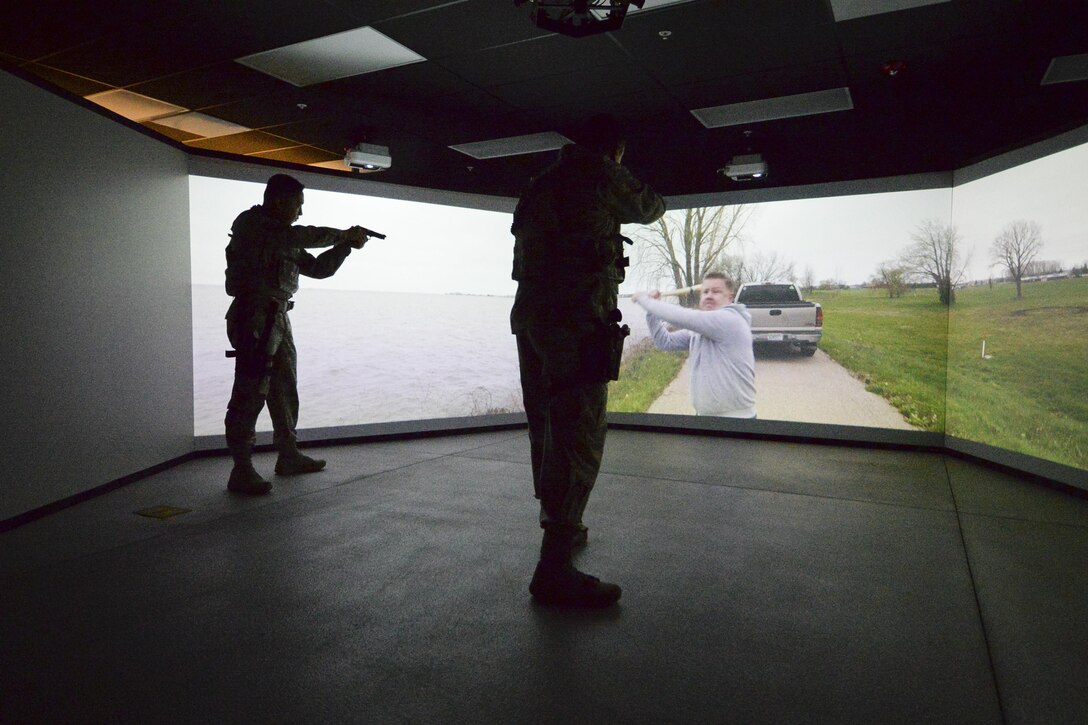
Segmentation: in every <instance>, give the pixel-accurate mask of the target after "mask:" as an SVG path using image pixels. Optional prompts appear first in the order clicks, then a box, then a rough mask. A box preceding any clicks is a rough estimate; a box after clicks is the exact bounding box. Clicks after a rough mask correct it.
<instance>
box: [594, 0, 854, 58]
mask: <svg viewBox="0 0 1088 725" xmlns="http://www.w3.org/2000/svg"><path fill="white" fill-rule="evenodd" d="M832 19H833V18H832V17H831V13H830V6H829V5H828V3H827V0H729V2H724V1H723V0H699V1H698V2H690V3H684V4H681V5H676V6H674V7H671V8H669V7H666V8H662V9H661V10H654V11H653V12H647V13H635V14H633V15H630V16H628V18H627V20H626V21H625V22H624V25H623V28H622V29H621V30H619V31H618V32H616V33H614V36H615V38H616V40H617V41H618V42H619V43H620V44H621V45H622V46H623V47H625V48H627V49H628V50H630V51H631V52H632V53H635V54H638V53H643V52H648V51H650V50H651V49H653V48H655V47H659V46H661V47H665V46H668V44H670V43H671V44H676V45H681V44H682V45H684V46H685V47H688V48H692V47H701V46H712V45H717V44H722V43H732V42H741V43H744V44H745V45H746V46H752V45H756V44H758V43H768V42H773V43H776V44H777V43H780V39H779V35H780V33H782V32H783V31H786V32H791V33H792V34H796V35H803V34H805V33H808V32H810V29H812V28H815V27H819V26H821V25H827V24H829V23H831V22H832ZM663 30H665V31H668V32H670V33H671V35H670V36H669V37H668V39H665V40H663V39H662V38H661V37H660V33H661V31H663Z"/></svg>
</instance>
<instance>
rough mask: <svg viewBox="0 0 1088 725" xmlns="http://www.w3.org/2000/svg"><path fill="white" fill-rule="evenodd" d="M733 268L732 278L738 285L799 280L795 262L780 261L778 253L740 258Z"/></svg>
mask: <svg viewBox="0 0 1088 725" xmlns="http://www.w3.org/2000/svg"><path fill="white" fill-rule="evenodd" d="M733 266H734V270H733V273H732V274H731V275H730V276H731V277H733V279H734V280H735V281H736V283H737V284H738V285H740V284H744V283H745V282H794V281H795V280H796V278H797V274H796V273H795V272H794V264H793V262H788V261H786V260H785V259H779V257H778V252H769V253H766V254H765V253H763V252H756V253H754V254H751V255H748V256H746V257H740V258H739V261H738V262H736V263H735V264H734V265H733ZM727 274H729V273H728V272H727Z"/></svg>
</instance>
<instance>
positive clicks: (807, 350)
mask: <svg viewBox="0 0 1088 725" xmlns="http://www.w3.org/2000/svg"><path fill="white" fill-rule="evenodd" d="M801 354H802V355H804V356H805V357H812V356H813V355H815V354H816V346H815V345H802V346H801Z"/></svg>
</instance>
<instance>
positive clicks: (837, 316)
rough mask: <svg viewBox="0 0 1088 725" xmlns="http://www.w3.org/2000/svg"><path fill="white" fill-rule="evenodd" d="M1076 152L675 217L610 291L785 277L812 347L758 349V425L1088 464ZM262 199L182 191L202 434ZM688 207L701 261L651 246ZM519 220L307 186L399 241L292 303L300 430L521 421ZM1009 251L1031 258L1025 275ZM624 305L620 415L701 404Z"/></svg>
mask: <svg viewBox="0 0 1088 725" xmlns="http://www.w3.org/2000/svg"><path fill="white" fill-rule="evenodd" d="M1086 157H1088V149H1086V148H1085V147H1078V148H1074V149H1071V150H1069V151H1066V152H1063V153H1061V154H1057V155H1054V156H1051V157H1046V158H1043V159H1039V160H1037V161H1034V162H1031V163H1029V164H1025V165H1024V166H1022V167H1017V168H1014V169H1010V170H1008V171H1004V172H1002V173H1000V174H996V175H994V176H991V177H986V178H983V179H980V180H978V181H975V182H972V183H969V184H965V185H962V186H958V187H956V188H955V189H934V190H924V191H911V192H897V193H885V194H870V195H859V196H849V197H835V198H826V199H806V200H800V201H782V202H768V203H762V204H754V205H743V206H727V207H717V208H709V209H691V210H684V209H679V210H672V211H670V212H669V213H668V215H667V217H666V220H665V222H664V226H659V227H645V228H637V227H636V228H629V229H628V228H625V230H624V231H625V233H626V234H628V236H631V237H633V238H634V239H635V240H636V245H635V250H634V252H633V255H632V256H633V261H634V264H633V266H632V267H631V268H630V269H629V271H628V279H627V281H626V282H625V283H624V284H623V286H622V287H621V294H623V295H629V294H630V293H631V292H634V291H636V290H639V289H661V290H671V289H675V288H677V287H683V286H688V285H690V284H692V283H696V282H697V281H698V280H697V279H692V278H690V274H689V275H688V276H685V274H687V273H686V270H688V269H698V268H699V267H700V266H703V265H704V264H705V263H706V261H707V259H711V260H712V264H711V265H710V266H712V267H713V268H714V269H718V270H720V271H724V272H726V273H727V274H730V275H731V276H732V277H734V278H735V279H737V281H738V282H741V283H743V282H763V281H776V282H787V283H792V284H793V285H794V286H795V287H796V288H797V289H798V290H799V291H800V292H801V294H802V295H803V296H804V298H805V299H806V300H808V301H811V302H814V303H817V304H818V305H819V306H820V307H821V308H822V312H823V327H822V338H821V340H820V343H819V347H818V349H817V350H816V352H815V354H812V355H805V354H802V351H801V350H799V349H798V348H796V347H791V346H790V345H777V344H767V345H760V346H757V372H756V382H757V403H756V405H757V412H758V414H759V417H760V419H764V420H782V421H792V422H811V423H827V424H836V425H854V426H869V427H879V428H891V429H901V430H923V431H931V432H947V433H948V434H950V435H953V436H956V437H958V438H963V439H966V440H972V441H977V442H982V443H987V444H989V445H994V446H1000V447H1003V448H1008V449H1010V450H1013V451H1016V452H1021V453H1025V454H1028V455H1032V456H1036V457H1040V458H1044V459H1047V460H1053V461H1057V462H1060V463H1065V464H1068V465H1073V466H1077V467H1080V468H1085V467H1088V452H1086V450H1085V447H1084V444H1083V442H1082V441H1084V440H1085V439H1086V437H1088V436H1086V434H1088V405H1086V404H1085V403H1084V402H1083V401H1082V396H1080V395H1078V394H1076V391H1078V390H1083V389H1084V388H1085V387H1086V385H1088V363H1086V362H1085V360H1086V359H1088V355H1085V349H1086V347H1088V332H1086V326H1085V324H1084V322H1085V320H1086V319H1088V317H1086V316H1085V315H1086V311H1088V212H1084V211H1080V210H1079V209H1078V207H1076V206H1075V205H1072V204H1068V203H1063V200H1062V199H1061V198H1060V194H1059V198H1055V194H1052V193H1051V192H1050V189H1059V190H1060V189H1072V188H1078V187H1082V186H1083V185H1084V181H1085V179H1084V178H1083V172H1082V171H1080V169H1083V168H1086V163H1088V158H1086ZM1039 167H1043V168H1039ZM1040 175H1045V176H1046V178H1048V179H1055V180H1056V179H1061V180H1062V182H1061V184H1060V185H1057V186H1055V185H1051V184H1047V185H1046V186H1041V185H1039V184H1038V183H1037V180H1038V178H1040ZM1055 184H1057V182H1056V181H1055ZM260 191H261V187H260V185H256V184H247V183H243V182H232V181H222V180H214V179H205V178H197V177H194V178H193V179H192V180H191V196H192V229H193V284H194V287H193V290H194V362H195V369H196V379H195V380H194V408H195V411H196V433H197V434H198V435H215V434H220V433H221V432H222V419H223V412H224V409H225V404H226V400H227V398H228V397H229V393H230V381H231V375H232V367H231V363H230V361H229V360H227V359H225V358H224V357H223V350H224V349H225V346H226V336H225V333H224V331H223V314H224V313H225V311H226V307H227V305H228V304H229V298H228V297H226V295H225V293H224V292H223V288H222V269H223V261H222V260H223V256H222V255H223V247H224V246H225V244H226V231H227V230H228V229H229V227H230V223H231V221H232V220H233V218H234V216H235V215H237V213H239V212H240V211H242V210H243V209H245V208H248V206H250V205H252V204H255V203H259V200H260ZM696 217H697V218H699V219H700V221H701V222H702V225H701V228H703V229H704V230H705V231H706V237H707V238H706V239H702V240H699V241H700V242H701V244H698V245H692V244H689V245H687V246H686V247H685V248H688V249H695V248H696V247H698V248H700V249H702V250H703V251H702V253H703V254H705V255H709V254H710V253H711V252H713V256H712V257H710V256H707V257H704V258H703V259H700V260H698V262H699V264H690V262H691V261H692V260H689V259H686V258H684V257H683V256H682V255H677V254H676V253H675V252H673V253H672V255H673V256H672V257H670V253H669V252H667V248H666V246H665V245H663V244H661V240H662V239H663V238H664V236H666V235H669V234H674V233H675V230H677V229H683V228H692V227H693V225H692V224H690V223H689V222H690V221H691V220H692V219H693V218H696ZM509 219H510V218H509V215H508V214H504V213H499V212H487V211H478V210H469V209H461V208H455V207H446V206H437V205H428V204H421V203H413V202H407V201H394V200H387V199H376V198H370V197H359V196H348V195H342V194H333V193H330V192H319V191H313V190H310V191H307V203H306V207H305V209H304V216H303V218H302V220H301V221H300V223H308V224H315V225H321V226H326V225H327V226H333V227H346V226H350V225H352V224H356V223H359V224H364V225H365V226H368V227H370V228H373V229H378V230H380V231H382V232H384V233H386V234H388V235H389V238H388V239H387V240H375V241H372V242H371V243H369V244H368V246H367V247H366V248H365V249H364V250H362V251H361V252H357V253H355V254H354V255H352V257H350V258H349V259H348V261H347V262H346V263H345V265H344V267H343V269H342V270H341V272H340V273H339V274H338V275H337V276H336V277H334V278H331V279H328V280H322V281H314V280H305V281H304V283H303V287H302V289H300V291H299V293H298V294H297V295H296V298H295V299H296V302H297V306H296V309H295V310H294V311H293V312H292V320H293V324H294V329H295V336H296V342H297V346H298V349H299V388H300V398H301V400H302V406H301V414H300V427H301V428H307V427H310V428H313V427H325V426H332V425H353V424H362V423H375V422H385V421H394V420H410V419H429V418H443V417H451V416H466V415H483V414H490V413H501V412H516V411H518V410H520V409H521V399H520V386H519V383H518V370H517V356H516V350H515V346H514V340H513V336H511V335H510V334H509V328H508V325H507V316H508V314H509V309H510V304H511V301H512V295H513V292H514V290H515V285H514V283H513V282H512V281H511V280H510V255H511V243H512V242H511V238H510V235H509ZM670 225H671V227H670ZM1010 245H1011V246H1012V247H1013V248H1014V249H1018V248H1019V247H1024V248H1025V251H1024V252H1023V253H1022V254H1020V256H1019V257H1018V259H1019V263H1016V264H1010V263H1009V262H1008V260H1009V255H1008V254H1007V252H1008V248H1009V246H1010ZM681 247H684V245H674V247H673V248H674V249H676V248H681ZM556 293H557V294H561V293H562V291H561V290H557V292H556ZM1018 293H1019V294H1018ZM677 301H678V303H680V304H690V303H691V302H692V301H693V299H691V298H685V297H683V296H681V297H680V298H679V299H678V300H677ZM621 310H622V311H623V313H624V321H625V322H626V323H627V324H629V325H631V327H632V335H631V337H630V338H628V344H627V350H626V353H625V362H624V370H623V375H622V377H621V380H620V381H618V382H616V383H613V384H612V389H611V391H610V409H611V410H615V411H629V412H651V413H664V414H670V413H672V414H688V415H690V414H694V410H693V409H691V407H690V402H689V401H688V400H687V397H686V376H687V374H688V371H687V370H686V368H685V365H684V363H685V360H684V356H683V355H678V354H675V353H663V352H658V351H656V350H653V349H652V345H651V344H650V342H649V340H648V339H647V330H646V327H645V322H644V318H643V313H642V311H641V309H640V308H638V307H637V306H635V305H633V304H632V303H631V302H630V300H629V299H627V298H626V297H624V298H622V299H621ZM983 345H985V350H984V349H983ZM810 352H811V351H810ZM1059 371H1060V372H1059ZM258 427H259V429H266V430H267V429H269V428H270V425H269V421H268V419H267V414H265V416H263V418H262V421H261V422H260V423H259V425H258Z"/></svg>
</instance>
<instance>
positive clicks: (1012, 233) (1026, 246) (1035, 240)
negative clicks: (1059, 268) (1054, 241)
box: [990, 219, 1043, 299]
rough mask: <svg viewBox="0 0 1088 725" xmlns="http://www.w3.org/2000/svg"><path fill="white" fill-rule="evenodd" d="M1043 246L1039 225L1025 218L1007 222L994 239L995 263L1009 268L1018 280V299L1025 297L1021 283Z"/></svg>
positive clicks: (991, 251)
mask: <svg viewBox="0 0 1088 725" xmlns="http://www.w3.org/2000/svg"><path fill="white" fill-rule="evenodd" d="M1042 248H1043V238H1042V233H1041V231H1040V229H1039V225H1038V224H1036V223H1035V222H1033V221H1025V220H1023V219H1017V220H1016V221H1012V222H1009V223H1008V224H1006V225H1005V228H1004V229H1002V230H1001V233H1000V234H998V235H997V238H996V239H994V243H993V245H992V246H991V247H990V253H991V254H992V255H993V259H994V263H995V264H998V265H1000V266H1002V267H1004V268H1005V269H1006V270H1008V273H1009V276H1010V277H1012V279H1013V281H1014V282H1016V299H1020V298H1021V297H1023V294H1022V293H1021V290H1020V284H1021V282H1022V281H1023V279H1024V277H1025V276H1026V275H1027V274H1028V270H1029V269H1030V268H1031V263H1032V262H1033V261H1034V260H1035V257H1037V256H1038V254H1039V252H1040V251H1041V250H1042Z"/></svg>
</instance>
